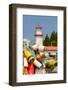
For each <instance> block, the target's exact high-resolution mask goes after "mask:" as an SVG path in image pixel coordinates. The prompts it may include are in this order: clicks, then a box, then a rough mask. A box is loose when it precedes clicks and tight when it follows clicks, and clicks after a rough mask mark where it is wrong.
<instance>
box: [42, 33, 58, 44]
mask: <svg viewBox="0 0 68 90" xmlns="http://www.w3.org/2000/svg"><path fill="white" fill-rule="evenodd" d="M43 45H44V46H57V32H55V31H53V32H52V33H51V36H50V37H49V36H48V34H46V36H45V39H44V40H43Z"/></svg>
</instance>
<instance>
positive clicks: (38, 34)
mask: <svg viewBox="0 0 68 90" xmlns="http://www.w3.org/2000/svg"><path fill="white" fill-rule="evenodd" d="M35 29H36V31H35V43H36V45H38V46H42V45H43V34H42V27H41V26H40V25H37V26H36V28H35Z"/></svg>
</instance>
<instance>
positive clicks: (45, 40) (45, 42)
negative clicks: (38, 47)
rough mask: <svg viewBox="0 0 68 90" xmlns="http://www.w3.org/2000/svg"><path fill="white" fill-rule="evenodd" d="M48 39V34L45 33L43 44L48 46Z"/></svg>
mask: <svg viewBox="0 0 68 90" xmlns="http://www.w3.org/2000/svg"><path fill="white" fill-rule="evenodd" d="M49 41H50V39H49V36H48V34H46V36H45V39H44V40H43V45H44V46H49Z"/></svg>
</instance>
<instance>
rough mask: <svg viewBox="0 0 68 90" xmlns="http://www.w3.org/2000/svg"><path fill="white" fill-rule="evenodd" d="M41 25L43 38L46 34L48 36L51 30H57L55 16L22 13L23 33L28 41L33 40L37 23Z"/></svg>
mask: <svg viewBox="0 0 68 90" xmlns="http://www.w3.org/2000/svg"><path fill="white" fill-rule="evenodd" d="M38 24H39V25H40V26H42V32H43V38H44V37H45V35H46V34H48V35H49V36H50V35H51V32H53V31H55V32H57V16H33V15H24V16H23V33H24V38H26V39H29V40H30V41H34V40H35V36H34V34H35V27H36V26H37V25H38Z"/></svg>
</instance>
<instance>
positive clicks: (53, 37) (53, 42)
mask: <svg viewBox="0 0 68 90" xmlns="http://www.w3.org/2000/svg"><path fill="white" fill-rule="evenodd" d="M50 43H51V45H52V46H57V32H54V31H53V32H52V34H51V37H50Z"/></svg>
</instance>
